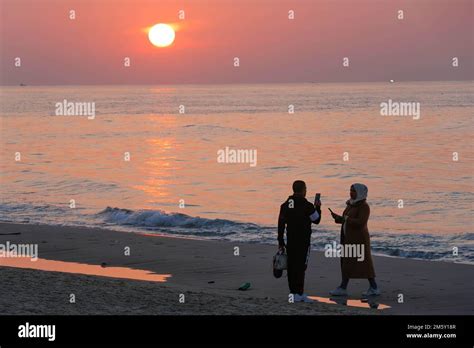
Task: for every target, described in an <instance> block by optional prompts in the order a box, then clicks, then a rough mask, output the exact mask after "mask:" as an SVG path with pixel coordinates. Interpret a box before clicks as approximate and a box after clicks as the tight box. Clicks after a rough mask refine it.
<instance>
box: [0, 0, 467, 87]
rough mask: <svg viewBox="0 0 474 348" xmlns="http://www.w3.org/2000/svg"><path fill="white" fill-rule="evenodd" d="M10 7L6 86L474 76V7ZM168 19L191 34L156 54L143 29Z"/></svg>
mask: <svg viewBox="0 0 474 348" xmlns="http://www.w3.org/2000/svg"><path fill="white" fill-rule="evenodd" d="M0 8H1V21H0V38H1V56H2V60H1V62H0V69H1V70H0V72H1V81H0V83H1V84H3V85H10V84H19V83H26V84H31V85H41V84H48V85H54V84H59V85H61V84H161V83H166V84H178V83H260V82H262V83H264V82H265V83H266V82H343V81H351V82H352V81H386V80H389V79H394V80H397V81H407V80H468V79H473V77H474V73H473V65H472V62H473V61H474V57H473V56H474V53H473V51H474V49H473V47H474V42H473V41H474V40H473V24H472V23H473V1H471V0H417V1H416V0H407V1H400V0H359V1H354V0H327V1H320V0H313V1H309V0H308V1H287V0H235V1H230V0H219V1H217V0H192V1H185V0H179V1H177V0H175V1H171V0H168V1H166V0H165V1H163V0H160V1H158V0H115V1H113V0H95V1H92V0H74V1H72V0H61V1H53V0H0ZM71 9H73V10H75V11H76V16H77V17H76V20H70V19H69V17H68V16H69V10H71ZM181 9H183V10H185V13H186V19H185V20H184V21H181V20H179V19H178V11H179V10H181ZM289 10H294V11H295V19H294V20H288V11H289ZM398 10H404V15H405V19H404V20H398V19H397V11H398ZM160 22H162V23H175V24H176V25H178V27H179V29H178V30H177V32H176V40H175V42H174V44H173V45H172V46H170V47H167V48H157V47H154V46H152V45H151V44H150V42H149V41H148V37H147V34H146V32H144V31H143V29H144V28H146V27H149V26H151V25H153V24H156V23H160ZM15 57H20V58H21V60H22V67H21V68H16V67H15V66H14V59H15ZM124 57H130V59H131V64H132V65H131V67H129V68H126V67H124V66H123V59H124ZM234 57H239V58H240V64H241V66H240V67H239V68H235V67H234V66H233V58H234ZM343 57H349V59H350V67H349V68H344V67H343V66H342V59H343ZM452 57H458V58H459V64H460V65H459V67H457V68H453V67H452V66H451V61H452Z"/></svg>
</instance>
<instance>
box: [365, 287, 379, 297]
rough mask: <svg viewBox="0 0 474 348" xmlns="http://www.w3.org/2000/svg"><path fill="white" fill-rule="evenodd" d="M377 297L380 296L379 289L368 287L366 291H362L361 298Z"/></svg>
mask: <svg viewBox="0 0 474 348" xmlns="http://www.w3.org/2000/svg"><path fill="white" fill-rule="evenodd" d="M378 295H380V290H379V288H377V289H374V288H373V287H370V288H369V289H368V290H367V291H364V292H363V293H362V296H378Z"/></svg>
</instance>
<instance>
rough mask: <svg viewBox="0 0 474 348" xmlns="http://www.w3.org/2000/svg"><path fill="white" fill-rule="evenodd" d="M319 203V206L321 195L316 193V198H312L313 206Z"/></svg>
mask: <svg viewBox="0 0 474 348" xmlns="http://www.w3.org/2000/svg"><path fill="white" fill-rule="evenodd" d="M316 203H319V204H321V194H320V193H316V196H315V197H314V204H316Z"/></svg>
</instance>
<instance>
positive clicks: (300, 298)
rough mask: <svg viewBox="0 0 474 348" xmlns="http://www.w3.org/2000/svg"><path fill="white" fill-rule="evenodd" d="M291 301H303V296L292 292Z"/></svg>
mask: <svg viewBox="0 0 474 348" xmlns="http://www.w3.org/2000/svg"><path fill="white" fill-rule="evenodd" d="M293 301H294V302H303V301H304V297H303V296H302V295H298V294H293Z"/></svg>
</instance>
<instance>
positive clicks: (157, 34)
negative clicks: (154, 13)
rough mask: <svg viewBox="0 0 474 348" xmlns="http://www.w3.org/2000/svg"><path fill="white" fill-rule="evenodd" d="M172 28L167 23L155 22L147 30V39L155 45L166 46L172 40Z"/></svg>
mask: <svg viewBox="0 0 474 348" xmlns="http://www.w3.org/2000/svg"><path fill="white" fill-rule="evenodd" d="M174 37H175V34H174V29H173V28H172V27H171V26H170V25H168V24H163V23H159V24H155V25H154V26H152V27H151V28H150V30H149V31H148V39H149V40H150V42H151V43H152V44H153V45H155V46H157V47H166V46H169V45H171V44H172V43H173V41H174Z"/></svg>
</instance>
